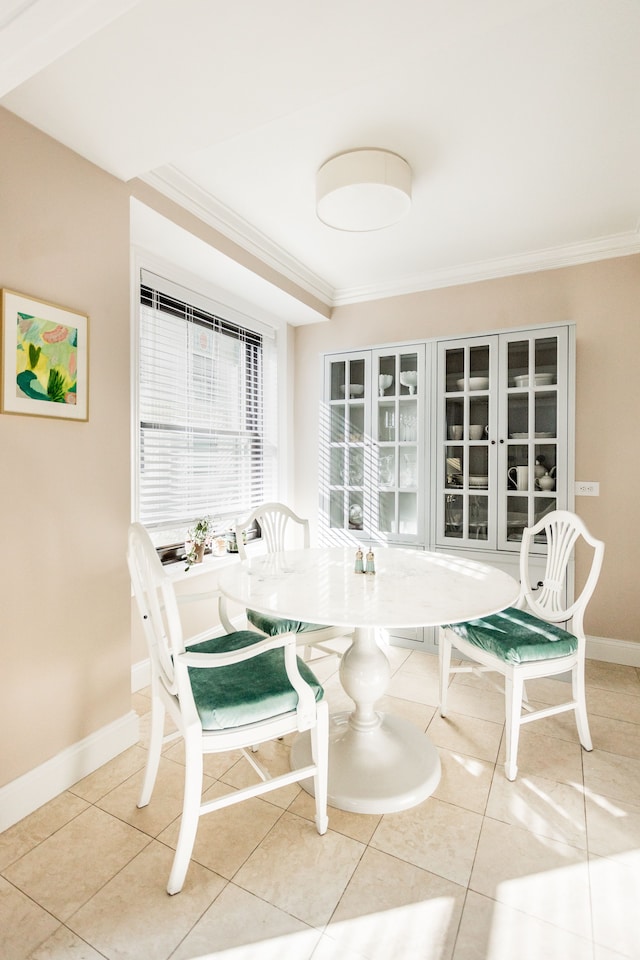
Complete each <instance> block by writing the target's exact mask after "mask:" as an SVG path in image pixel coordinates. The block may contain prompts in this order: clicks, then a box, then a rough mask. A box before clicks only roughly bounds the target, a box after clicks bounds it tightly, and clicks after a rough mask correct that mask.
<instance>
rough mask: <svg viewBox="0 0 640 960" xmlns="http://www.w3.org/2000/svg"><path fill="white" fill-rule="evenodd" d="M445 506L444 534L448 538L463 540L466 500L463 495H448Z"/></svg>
mask: <svg viewBox="0 0 640 960" xmlns="http://www.w3.org/2000/svg"><path fill="white" fill-rule="evenodd" d="M444 503H445V505H444V532H445V536H447V537H457V538H459V539H461V538H462V536H463V533H464V530H463V526H462V521H463V518H464V498H463V496H462V494H447V495H446V496H445V502H444Z"/></svg>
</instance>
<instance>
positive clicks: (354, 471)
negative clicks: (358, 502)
mask: <svg viewBox="0 0 640 960" xmlns="http://www.w3.org/2000/svg"><path fill="white" fill-rule="evenodd" d="M363 483H364V450H363V449H362V448H361V447H356V448H355V449H354V448H351V449H350V450H349V486H351V487H361V486H362V484H363Z"/></svg>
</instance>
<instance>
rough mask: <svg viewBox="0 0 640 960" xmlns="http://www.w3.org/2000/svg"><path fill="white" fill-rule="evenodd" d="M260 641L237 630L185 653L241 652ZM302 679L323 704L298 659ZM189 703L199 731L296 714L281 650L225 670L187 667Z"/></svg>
mask: <svg viewBox="0 0 640 960" xmlns="http://www.w3.org/2000/svg"><path fill="white" fill-rule="evenodd" d="M262 639H263V637H260V636H258V635H257V634H256V633H254V632H253V631H251V630H239V631H237V632H236V633H230V634H227V635H226V636H222V637H214V638H212V639H211V640H205V641H204V642H203V643H197V644H195V645H194V646H192V647H189V653H224V652H227V651H229V650H240V649H241V648H243V647H247V646H249V645H250V644H252V643H258V642H259V641H260V640H262ZM298 668H299V670H300V674H301V675H302V677H303V679H304V680H306V682H307V683H308V684H309V686H310V687H311V688H312V689H313V691H314V693H315V698H316V701H319V700H322V698H323V696H324V691H323V689H322V687H321V686H320V684H319V683H318V681H317V679H316V677H315V676H314V674H313V673H312V672H311V670H310V669H309V667H308V666H307V665H306V663H304V662H303V661H302V660H300V658H298ZM188 669H189V678H190V680H191V689H192V690H193V699H194V701H195V704H196V708H197V710H198V714H199V716H200V721H201V723H202V729H203V730H227V729H229V728H230V727H238V726H243V725H244V724H247V723H256V722H259V721H260V720H267V719H269V718H270V717H275V716H278V715H279V714H282V713H288V712H289V711H291V710H295V709H296V707H297V705H298V694H297V693H296V691H295V690H294V689H293V687H292V686H291V683H290V682H289V677H288V676H287V671H286V669H285V665H284V650H283V649H282V648H280V649H278V650H267V651H266V653H261V654H260V655H259V656H258V657H254V658H253V659H252V660H244V661H243V662H242V663H232V664H229V666H226V667H216V668H212V669H207V668H206V667H189V668H188Z"/></svg>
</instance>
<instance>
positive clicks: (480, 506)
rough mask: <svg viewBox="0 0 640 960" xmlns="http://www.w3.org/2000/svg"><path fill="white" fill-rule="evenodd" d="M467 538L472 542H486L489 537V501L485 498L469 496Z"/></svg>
mask: <svg viewBox="0 0 640 960" xmlns="http://www.w3.org/2000/svg"><path fill="white" fill-rule="evenodd" d="M469 537H470V538H471V539H472V540H487V539H488V537H489V500H488V498H487V497H483V496H479V495H477V494H471V495H470V496H469Z"/></svg>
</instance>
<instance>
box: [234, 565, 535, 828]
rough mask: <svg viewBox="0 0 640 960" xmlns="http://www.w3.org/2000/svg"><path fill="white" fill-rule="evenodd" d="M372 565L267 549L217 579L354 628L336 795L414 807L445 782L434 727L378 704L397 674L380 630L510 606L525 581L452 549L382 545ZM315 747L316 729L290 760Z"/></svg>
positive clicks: (248, 600)
mask: <svg viewBox="0 0 640 960" xmlns="http://www.w3.org/2000/svg"><path fill="white" fill-rule="evenodd" d="M374 563H375V573H356V572H355V548H353V547H319V548H311V549H304V550H292V551H283V552H280V553H267V554H262V555H259V556H254V557H252V558H250V559H247V560H244V561H242V562H241V563H239V564H236V565H234V566H232V567H229V568H228V569H226V570H223V571H222V572H221V573H220V578H219V581H218V585H219V588H220V590H221V591H222V593H223V595H224V596H226V597H227V598H229V599H230V600H233V601H235V602H237V603H240V604H242V605H244V606H245V607H246V608H250V609H252V610H256V611H258V612H259V613H263V614H267V615H270V616H276V617H283V618H286V619H290V620H301V621H306V622H312V623H318V624H327V625H334V626H344V627H346V628H349V629H353V633H352V636H351V643H350V646H349V647H348V648H347V649H346V650H345V652H344V654H343V655H342V658H341V660H340V680H341V683H342V686H343V688H344V690H345V691H346V693H347V694H348V695H349V697H350V698H351V699H352V700H353V703H354V708H353V710H351V711H344V712H341V713H335V714H332V715H331V720H330V740H329V803H330V804H331V805H332V806H334V807H338V808H340V809H342V810H349V811H353V812H356V813H375V814H380V813H389V812H393V811H399V810H406V809H408V808H409V807H413V806H415V805H416V804H418V803H420V802H421V801H422V800H424V799H426V798H427V797H429V796H430V795H431V794H432V793H433V791H434V790H435V789H436V787H437V785H438V783H439V780H440V758H439V756H438V752H437V750H436V748H435V747H434V745H433V744H432V743H431V742H430V740H429V738H428V737H427V735H426V734H425V733H424V732H423V731H422V730H420V729H419V728H418V727H416V726H415V725H414V724H412V723H411V722H409V721H408V720H405V719H404V718H402V717H399V716H396V715H394V714H393V713H388V712H382V711H380V710H377V709H376V704H377V702H378V701H379V700H380V699H381V698H382V696H383V695H384V694H385V692H386V690H387V687H388V685H389V680H390V665H389V660H388V658H387V655H386V653H385V652H384V642H383V640H382V639H381V632H382V630H384V629H385V628H408V627H423V626H438V625H441V624H445V623H455V622H460V621H463V620H471V619H475V618H478V617H483V616H488V615H489V614H492V613H497V612H498V611H499V610H503V609H504V608H505V607H508V606H510V605H511V604H512V603H513V602H514V601H515V600H516V598H517V596H518V593H519V585H518V583H517V581H516V580H514V578H513V577H511V576H510V575H509V574H507V573H505V572H504V571H502V570H499V569H498V568H496V567H492V566H489V565H488V564H485V563H479V562H476V561H472V560H468V559H466V558H464V557H458V556H453V555H451V554H445V553H437V552H428V551H424V550H411V549H403V548H396V547H386V548H381V549H376V551H375V559H374ZM310 665H311V666H313V661H311V662H310ZM310 752H311V746H310V738H309V735H308V734H301V735H300V736H299V737H298V738H297V739H296V740H295V741H294V743H293V745H292V749H291V765H292V767H294V768H298V767H300V766H303V765H306V764H307V763H309V760H310ZM304 786H305V788H307V789H312V783H311V782H309V784H306V783H305V784H304Z"/></svg>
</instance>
